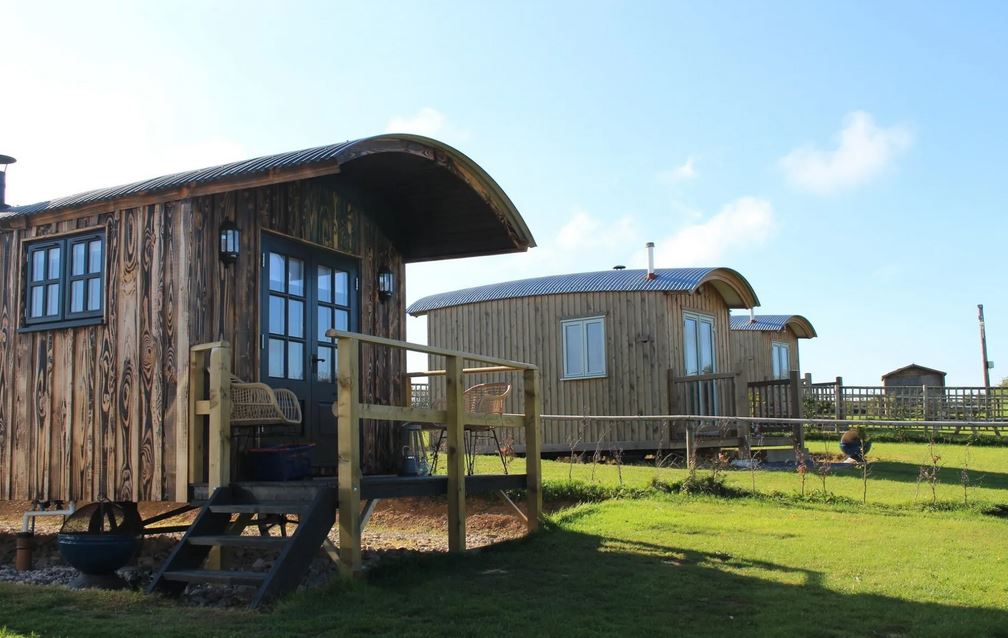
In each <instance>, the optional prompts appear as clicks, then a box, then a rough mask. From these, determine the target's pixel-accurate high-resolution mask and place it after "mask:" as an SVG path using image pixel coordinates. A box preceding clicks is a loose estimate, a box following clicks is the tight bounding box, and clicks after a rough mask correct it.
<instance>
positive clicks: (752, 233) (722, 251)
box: [635, 197, 775, 268]
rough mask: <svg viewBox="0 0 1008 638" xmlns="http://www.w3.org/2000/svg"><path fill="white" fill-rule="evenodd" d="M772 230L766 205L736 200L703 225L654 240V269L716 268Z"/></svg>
mask: <svg viewBox="0 0 1008 638" xmlns="http://www.w3.org/2000/svg"><path fill="white" fill-rule="evenodd" d="M774 228H775V221H774V214H773V206H771V204H770V202H768V201H766V200H765V199H758V198H756V197H740V198H739V199H736V200H735V201H732V202H729V203H728V204H726V205H725V206H724V207H723V208H722V209H721V210H720V211H718V212H717V213H716V214H715V215H713V216H712V217H710V218H709V219H707V220H706V221H703V222H699V223H696V224H690V225H689V226H684V227H682V228H680V229H679V230H677V231H676V232H675V233H673V234H672V235H669V236H668V237H665V238H663V239H659V240H657V241H656V242H655V266H657V267H659V268H669V267H676V266H716V265H720V263H721V262H722V261H723V260H724V259H725V258H726V257H727V256H729V255H731V254H732V253H733V252H735V251H738V250H740V249H743V248H751V247H754V246H762V245H764V244H765V243H766V242H767V240H768V239H769V238H770V236H771V235H772V234H773V232H774ZM639 255H643V253H639ZM644 258H645V259H646V257H644ZM640 260H641V257H637V258H635V263H640Z"/></svg>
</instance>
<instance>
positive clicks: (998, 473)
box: [478, 440, 1008, 505]
mask: <svg viewBox="0 0 1008 638" xmlns="http://www.w3.org/2000/svg"><path fill="white" fill-rule="evenodd" d="M807 447H808V448H809V450H810V451H812V452H813V453H822V452H829V453H831V454H832V453H837V452H839V448H838V447H837V445H836V442H835V441H832V440H830V441H809V442H808V446H807ZM935 453H936V454H937V455H939V456H940V457H941V458H940V460H939V465H940V466H941V469H940V470H939V472H938V483H937V485H936V486H935V496H936V500H938V501H944V502H960V503H961V502H963V487H962V482H961V470H962V467H963V465H964V463H965V462H966V460H967V455H968V467H969V471H968V475H969V485H968V486H967V491H966V497H967V499H968V501H969V502H970V503H978V504H989V505H992V504H999V503H1008V442H1006V443H1005V444H1003V445H1002V446H1000V447H996V446H980V447H973V446H968V447H967V446H965V445H959V444H951V443H945V444H937V445H935ZM589 458H590V457H589ZM868 458H869V460H870V461H871V463H870V468H869V478H868V502H869V503H879V504H887V505H907V504H915V503H920V504H925V503H930V502H931V489H930V485H929V483H928V482H927V481H924V482H921V483H919V482H918V476H919V474H920V468H921V466H925V465H929V464H930V458H931V457H930V454H929V451H928V445H927V444H926V443H897V442H877V443H875V444H874V447H872V450H871V454H869V455H868ZM478 471H480V472H500V471H501V465H500V461H498V460H497V459H496V458H494V457H490V456H486V457H480V458H479V459H478ZM511 471H513V472H524V459H521V458H516V459H514V460H513V461H512V463H511ZM700 471H701V472H704V471H709V464H708V465H707V466H704V465H703V464H702V465H701V468H700ZM688 475H689V473H688V471H687V470H686V469H685V468H684V467H682V466H681V465H680V466H678V467H655V465H653V464H646V463H635V464H623V465H622V467H617V466H616V465H615V464H613V463H611V462H610V463H602V464H593V463H590V462H583V463H573V464H571V463H569V462H568V461H566V460H554V461H549V460H546V461H543V481H544V483H545V490H546V493H547V494H550V493H553V494H557V496H558V498H560V499H561V500H578V499H573V498H571V499H564V498H563V497H562V494H563V493H564V492H571V491H572V490H571V489H570V487H569V482H570V481H575V482H577V483H578V484H582V485H583V486H584V488H583V489H585V490H588V491H592V490H594V492H598V493H601V494H608V495H610V496H612V495H619V496H632V495H633V493H634V491H640V490H645V491H646V490H647V489H648V488H649V486H650V485H651V484H652V482H653V481H654V480H658V481H661V482H663V483H677V482H681V481H683V480H685V479H686V477H687V476H688ZM724 476H725V479H726V485H727V486H728V487H730V488H734V489H736V490H739V491H743V492H751V491H752V490H753V482H754V479H755V484H756V492H757V493H761V494H772V493H784V494H798V493H800V492H801V479H800V477H799V476H798V474H797V472H794V471H780V470H759V469H758V470H756V472H750V471H748V470H742V469H728V470H725V472H724ZM593 486H594V487H593ZM616 488H622V490H616ZM821 490H822V481H821V479H820V477H819V476H818V475H817V474H816V473H815V471H814V470H812V469H810V471H809V473H808V474H807V476H806V482H805V491H806V494H810V493H812V492H815V491H821ZM826 491H827V493H829V494H830V495H833V496H835V497H838V498H839V499H840V500H851V501H858V502H860V501H861V500H862V498H863V495H864V482H863V477H862V475H861V470H860V469H859V468H856V467H853V466H851V467H847V468H842V469H837V470H833V471H831V472H830V473H829V474H828V475H827V477H826ZM585 500H600V499H599V498H589V499H585Z"/></svg>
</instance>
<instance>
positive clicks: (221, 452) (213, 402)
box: [175, 341, 231, 500]
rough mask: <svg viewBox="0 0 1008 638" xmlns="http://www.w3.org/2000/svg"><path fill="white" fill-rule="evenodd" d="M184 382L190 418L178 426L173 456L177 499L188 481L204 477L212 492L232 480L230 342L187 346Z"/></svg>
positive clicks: (186, 490) (185, 491)
mask: <svg viewBox="0 0 1008 638" xmlns="http://www.w3.org/2000/svg"><path fill="white" fill-rule="evenodd" d="M187 382H188V385H187V389H188V393H189V401H188V410H189V418H188V421H187V423H186V427H185V428H180V432H179V437H178V439H177V443H176V457H175V458H176V469H175V494H176V498H177V499H179V500H185V499H186V498H187V495H188V493H189V486H190V484H191V483H196V482H202V481H203V480H206V482H207V486H208V487H209V489H210V491H211V492H213V490H214V489H215V488H218V487H221V486H222V485H227V484H228V483H230V482H231V345H230V344H229V343H228V342H226V341H215V342H213V343H201V344H198V345H195V346H193V347H192V348H190V349H189V378H188V379H187ZM204 439H206V441H207V445H206V447H204V445H203V441H204Z"/></svg>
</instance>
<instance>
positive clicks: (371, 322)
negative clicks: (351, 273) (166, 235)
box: [188, 176, 406, 473]
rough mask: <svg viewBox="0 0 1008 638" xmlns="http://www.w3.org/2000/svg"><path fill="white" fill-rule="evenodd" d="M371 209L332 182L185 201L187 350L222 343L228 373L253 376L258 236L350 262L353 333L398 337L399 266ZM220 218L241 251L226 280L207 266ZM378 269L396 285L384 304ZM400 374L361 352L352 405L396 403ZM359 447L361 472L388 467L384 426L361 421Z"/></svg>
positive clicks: (392, 446) (387, 356)
mask: <svg viewBox="0 0 1008 638" xmlns="http://www.w3.org/2000/svg"><path fill="white" fill-rule="evenodd" d="M377 206H380V203H378V202H376V201H374V200H373V199H371V198H368V197H366V196H364V195H362V194H360V193H357V192H355V191H354V190H353V189H352V188H350V187H348V186H346V185H345V183H344V181H343V180H342V178H340V177H339V176H331V177H320V178H315V179H310V180H304V181H298V182H289V183H285V184H276V185H272V186H263V187H258V188H253V189H244V190H239V191H232V192H227V193H222V194H219V195H211V196H206V197H199V198H195V199H194V200H193V202H192V207H193V234H192V237H193V243H192V254H191V255H190V259H189V266H190V278H191V279H190V280H191V282H192V283H191V286H192V291H191V295H192V298H193V303H192V306H191V310H190V312H191V314H190V317H189V319H190V321H189V328H188V329H189V331H190V339H191V341H192V343H199V342H201V341H213V340H216V339H218V338H223V339H225V340H227V341H229V342H231V344H232V348H233V353H234V371H235V374H236V375H238V376H239V377H241V378H243V379H258V378H259V357H260V341H259V315H258V304H259V301H258V300H259V297H258V290H259V285H260V281H259V278H260V254H261V250H260V239H261V237H260V231H264V232H272V233H277V234H280V235H284V236H286V237H290V238H293V239H296V240H299V241H303V242H307V243H309V244H313V245H315V246H318V247H321V248H325V249H328V250H332V251H336V252H340V253H343V254H346V255H350V256H352V257H355V258H357V259H359V260H360V299H361V304H360V308H361V322H360V330H361V332H363V333H366V334H371V335H377V336H381V337H389V338H392V339H400V340H402V339H405V336H406V334H405V325H404V322H403V317H404V313H405V306H404V295H403V292H402V291H403V286H404V279H405V264H404V262H403V259H402V256H401V255H400V253H399V250H398V249H397V248H396V247H395V246H394V245H393V244H392V242H391V241H390V240H389V239H388V238H387V236H386V235H385V233H384V232H383V230H382V229H381V228H379V227H378V225H377V224H375V223H374V222H373V221H372V217H371V215H370V214H369V213H370V212H371V211H372V210H374V208H375V207H377ZM225 219H231V220H234V222H235V223H236V225H237V226H238V227H239V228H240V229H241V231H242V233H241V252H240V256H239V259H238V262H237V263H236V264H235V265H234V266H233V271H232V272H225V271H224V268H223V266H221V262H220V260H219V259H218V258H217V229H218V228H219V226H220V224H221V223H222V222H223V221H224V220H225ZM382 268H389V269H391V271H392V272H393V273H394V274H395V276H396V282H397V293H396V294H395V295H394V296H393V297H392V298H391V299H387V300H381V299H379V297H378V293H377V290H376V282H377V278H378V271H379V270H380V269H382ZM201 300H202V301H201ZM405 367H406V360H405V353H404V352H403V351H402V350H398V349H391V348H384V347H378V346H372V345H368V344H364V345H362V346H361V378H362V381H363V384H362V392H363V394H364V396H363V397H362V399H363V400H365V401H368V402H372V403H393V404H398V403H399V402H400V401H401V398H400V397H399V393H400V388H401V384H400V381H399V379H400V375H401V374H402V373H403V372H404V371H405ZM361 444H362V449H363V456H364V458H363V469H364V471H365V472H366V473H371V472H376V471H382V470H388V469H390V468H392V469H394V459H396V458H397V451H396V449H397V447H398V446H397V435H396V432H395V431H394V429H393V428H392V427H391V426H390V425H389V424H387V423H378V422H373V421H366V422H365V423H364V432H363V438H362V441H361Z"/></svg>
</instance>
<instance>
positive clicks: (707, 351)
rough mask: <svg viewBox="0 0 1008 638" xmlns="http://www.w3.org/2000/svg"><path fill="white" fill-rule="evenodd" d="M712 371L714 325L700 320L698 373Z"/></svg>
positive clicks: (709, 372)
mask: <svg viewBox="0 0 1008 638" xmlns="http://www.w3.org/2000/svg"><path fill="white" fill-rule="evenodd" d="M712 372H714V326H713V325H711V323H710V322H709V321H701V322H700V374H711V373H712Z"/></svg>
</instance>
